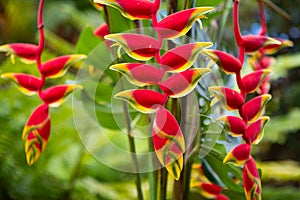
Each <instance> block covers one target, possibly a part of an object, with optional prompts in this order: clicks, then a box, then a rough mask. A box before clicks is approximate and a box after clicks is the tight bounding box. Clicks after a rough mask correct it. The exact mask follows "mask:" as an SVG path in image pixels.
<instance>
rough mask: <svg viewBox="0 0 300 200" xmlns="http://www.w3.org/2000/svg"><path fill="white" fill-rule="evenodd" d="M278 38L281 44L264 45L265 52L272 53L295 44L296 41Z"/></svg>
mask: <svg viewBox="0 0 300 200" xmlns="http://www.w3.org/2000/svg"><path fill="white" fill-rule="evenodd" d="M276 40H278V41H280V42H281V44H272V45H268V46H266V47H264V48H263V50H264V53H265V54H268V55H271V54H274V53H276V52H278V51H279V50H281V49H283V48H285V47H292V46H294V43H293V42H292V41H290V40H286V39H282V38H276Z"/></svg>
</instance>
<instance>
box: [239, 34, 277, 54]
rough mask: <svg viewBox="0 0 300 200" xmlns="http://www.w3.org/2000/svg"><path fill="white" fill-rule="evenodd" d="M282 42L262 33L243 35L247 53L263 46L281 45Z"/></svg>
mask: <svg viewBox="0 0 300 200" xmlns="http://www.w3.org/2000/svg"><path fill="white" fill-rule="evenodd" d="M280 44H281V42H280V41H278V40H276V39H274V38H270V37H266V36H262V35H246V36H243V46H244V48H245V52H246V53H253V52H255V51H257V50H258V49H260V48H262V47H267V46H269V45H280Z"/></svg>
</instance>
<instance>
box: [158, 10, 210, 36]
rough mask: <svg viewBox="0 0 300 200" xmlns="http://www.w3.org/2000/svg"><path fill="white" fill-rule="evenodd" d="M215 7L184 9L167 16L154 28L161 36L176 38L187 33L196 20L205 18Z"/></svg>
mask: <svg viewBox="0 0 300 200" xmlns="http://www.w3.org/2000/svg"><path fill="white" fill-rule="evenodd" d="M213 9H214V8H213V7H199V8H191V9H187V10H182V11H180V12H177V13H174V14H171V15H169V16H167V17H165V18H164V19H162V20H161V21H160V22H159V23H158V24H157V26H156V27H154V28H155V30H156V31H157V32H158V33H159V34H160V36H161V37H163V38H167V39H174V38H177V37H180V36H182V35H185V34H186V33H187V32H188V31H189V30H190V28H191V27H192V25H193V24H194V23H195V21H197V20H199V19H201V18H205V16H204V15H205V14H206V13H208V12H210V11H212V10H213ZM200 23H201V22H200Z"/></svg>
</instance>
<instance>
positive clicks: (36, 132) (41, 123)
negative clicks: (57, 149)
mask: <svg viewBox="0 0 300 200" xmlns="http://www.w3.org/2000/svg"><path fill="white" fill-rule="evenodd" d="M49 135H50V116H49V107H48V105H47V104H42V105H40V106H39V107H37V108H36V109H35V110H34V111H33V112H32V114H31V116H30V117H29V119H28V121H27V123H26V125H25V127H24V129H23V134H22V138H23V139H25V152H26V158H27V163H28V165H32V164H33V163H34V162H35V161H36V160H37V159H38V158H39V156H40V154H41V153H42V152H43V151H44V150H45V148H46V145H47V142H48V138H49Z"/></svg>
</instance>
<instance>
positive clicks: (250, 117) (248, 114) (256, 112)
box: [240, 94, 272, 122]
mask: <svg viewBox="0 0 300 200" xmlns="http://www.w3.org/2000/svg"><path fill="white" fill-rule="evenodd" d="M271 97H272V96H271V95H269V94H264V95H260V96H257V97H255V98H253V99H251V100H250V101H248V102H247V103H246V104H245V105H244V106H243V107H242V109H241V110H240V115H241V116H242V117H243V119H244V120H247V121H249V122H253V121H255V120H257V119H258V118H259V117H260V115H261V113H262V112H263V110H264V106H265V105H266V104H267V103H268V101H269V100H270V99H271Z"/></svg>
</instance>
